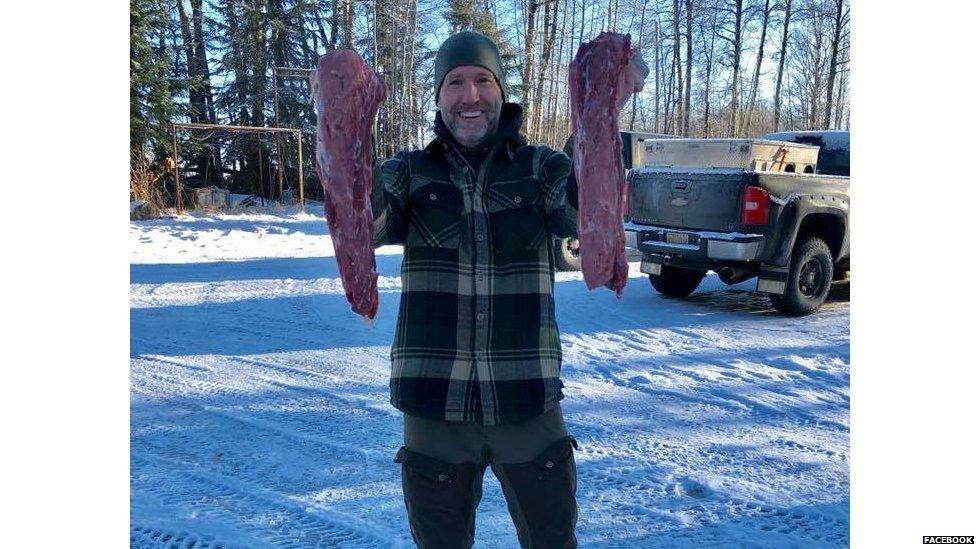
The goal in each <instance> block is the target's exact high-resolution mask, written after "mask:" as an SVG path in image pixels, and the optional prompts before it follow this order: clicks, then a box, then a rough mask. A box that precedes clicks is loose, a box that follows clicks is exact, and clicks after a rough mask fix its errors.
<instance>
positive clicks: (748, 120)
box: [740, 0, 772, 135]
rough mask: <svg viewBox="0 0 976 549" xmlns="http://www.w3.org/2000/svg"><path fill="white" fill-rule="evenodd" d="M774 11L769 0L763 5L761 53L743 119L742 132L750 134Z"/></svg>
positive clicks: (753, 74)
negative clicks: (767, 32) (768, 31)
mask: <svg viewBox="0 0 976 549" xmlns="http://www.w3.org/2000/svg"><path fill="white" fill-rule="evenodd" d="M771 11H772V9H771V8H770V5H769V0H766V4H765V6H764V7H763V21H762V32H761V33H760V35H759V53H758V54H757V55H756V68H755V70H754V71H752V85H751V86H750V88H749V105H748V106H747V107H746V113H745V116H744V117H743V119H742V123H741V124H740V126H742V132H743V134H745V135H749V127H750V126H751V125H752V110H753V108H754V107H755V104H756V91H757V90H758V89H759V71H760V70H761V69H762V62H763V48H764V47H765V45H766V28H767V27H768V26H769V14H770V12H771Z"/></svg>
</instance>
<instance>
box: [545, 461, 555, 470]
mask: <svg viewBox="0 0 976 549" xmlns="http://www.w3.org/2000/svg"><path fill="white" fill-rule="evenodd" d="M553 465H555V464H554V463H553V462H551V461H547V462H546V469H552V466H553Z"/></svg>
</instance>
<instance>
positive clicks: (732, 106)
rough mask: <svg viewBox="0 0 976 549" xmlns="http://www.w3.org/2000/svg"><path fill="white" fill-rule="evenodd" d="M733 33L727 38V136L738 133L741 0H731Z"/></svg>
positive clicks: (733, 135) (734, 135)
mask: <svg viewBox="0 0 976 549" xmlns="http://www.w3.org/2000/svg"><path fill="white" fill-rule="evenodd" d="M732 15H733V19H734V21H735V24H734V27H733V34H732V37H731V39H729V38H726V37H724V36H723V38H726V40H729V41H730V43H731V45H732V84H731V85H730V86H729V94H730V95H731V98H730V101H729V132H728V133H729V137H736V136H738V135H739V131H738V128H737V127H736V117H737V115H738V112H739V69H740V66H741V63H742V0H733V10H732Z"/></svg>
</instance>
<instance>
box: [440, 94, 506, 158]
mask: <svg viewBox="0 0 976 549" xmlns="http://www.w3.org/2000/svg"><path fill="white" fill-rule="evenodd" d="M467 110H471V111H476V110H480V111H482V112H483V113H484V114H482V115H481V116H479V117H478V118H477V119H474V120H473V121H467V120H464V119H462V117H461V115H460V112H463V111H467ZM501 112H502V103H501V101H499V102H497V103H490V102H487V101H482V102H479V103H477V104H476V105H464V106H458V107H452V108H450V109H441V118H443V119H444V125H445V126H447V129H448V130H449V131H450V132H451V135H453V136H454V139H455V140H456V141H457V142H458V143H460V144H461V146H463V147H467V148H474V147H478V146H480V145H483V144H485V143H486V142H487V141H489V140H490V139H491V138H492V137H494V136H495V132H497V131H498V119H499V118H500V117H501Z"/></svg>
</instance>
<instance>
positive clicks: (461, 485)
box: [394, 447, 481, 549]
mask: <svg viewBox="0 0 976 549" xmlns="http://www.w3.org/2000/svg"><path fill="white" fill-rule="evenodd" d="M394 462H395V463H400V464H401V465H402V471H401V474H402V481H403V499H404V503H406V506H407V519H408V521H409V522H410V533H411V534H412V535H413V539H414V542H416V544H417V546H418V547H420V548H438V549H439V548H454V547H459V548H469V547H471V545H472V544H473V543H474V517H475V509H476V508H477V507H478V502H479V501H480V499H481V478H480V475H479V474H478V472H479V467H478V466H477V465H475V464H474V463H461V464H453V463H447V462H445V461H441V460H439V459H436V458H433V457H430V456H427V455H424V454H420V453H417V452H412V451H410V450H407V448H406V447H401V448H400V450H399V451H398V452H397V455H396V458H395V459H394ZM476 480H477V482H476Z"/></svg>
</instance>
